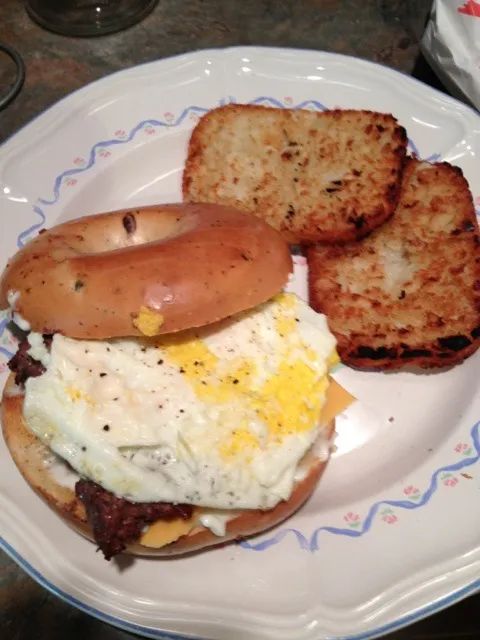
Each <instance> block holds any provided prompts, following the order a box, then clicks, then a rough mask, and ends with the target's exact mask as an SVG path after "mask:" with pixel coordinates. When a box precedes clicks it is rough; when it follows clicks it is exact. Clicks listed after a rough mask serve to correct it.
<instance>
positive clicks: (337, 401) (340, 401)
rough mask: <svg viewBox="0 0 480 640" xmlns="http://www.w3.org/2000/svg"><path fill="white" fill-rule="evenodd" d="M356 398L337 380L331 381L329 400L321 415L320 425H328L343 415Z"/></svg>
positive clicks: (328, 391)
mask: <svg viewBox="0 0 480 640" xmlns="http://www.w3.org/2000/svg"><path fill="white" fill-rule="evenodd" d="M355 400H356V398H355V397H354V396H352V394H351V393H349V392H348V391H346V390H345V389H344V388H343V387H341V386H340V385H339V384H338V382H337V381H336V380H333V379H330V384H329V386H328V389H327V399H326V402H325V404H324V405H323V408H322V412H321V414H320V424H322V425H326V424H328V423H329V422H331V421H332V420H333V419H334V418H336V417H337V416H338V415H340V414H341V413H343V412H344V411H345V409H347V408H348V407H349V406H350V405H351V404H353V403H354V402H355Z"/></svg>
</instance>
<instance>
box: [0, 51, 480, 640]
mask: <svg viewBox="0 0 480 640" xmlns="http://www.w3.org/2000/svg"><path fill="white" fill-rule="evenodd" d="M228 101H238V102H249V103H251V102H254V103H256V104H268V105H273V106H276V107H303V108H308V109H325V108H332V107H334V106H337V105H338V106H340V107H348V108H366V109H376V110H381V111H386V112H392V113H393V114H394V115H395V116H396V117H397V118H398V119H399V121H400V122H401V123H402V124H403V125H404V126H405V127H406V128H407V131H408V134H409V138H410V140H411V143H410V147H411V149H412V150H414V151H416V152H417V153H418V154H419V156H420V157H422V158H430V159H442V160H448V161H451V162H454V163H455V164H457V165H459V166H461V167H462V169H463V170H464V172H465V175H466V177H467V179H468V180H469V182H470V185H471V188H472V191H473V194H474V196H476V197H477V200H476V201H477V203H479V199H478V196H479V195H480V171H479V158H480V118H479V116H478V115H477V114H475V113H474V112H473V111H471V110H469V109H468V108H467V107H465V106H464V105H462V104H460V103H458V102H455V101H454V100H451V99H449V98H447V97H445V96H444V95H442V94H440V93H437V92H436V91H434V90H432V89H430V88H428V87H426V86H423V85H422V84H420V83H418V82H416V81H414V80H412V79H410V78H408V77H406V76H403V75H401V74H399V73H396V72H393V71H391V70H388V69H386V68H383V67H381V66H378V65H374V64H371V63H367V62H363V61H360V60H356V59H352V58H348V57H344V56H340V55H333V54H327V53H317V52H307V51H292V50H290V51H286V50H280V49H258V48H235V49H229V50H216V51H203V52H198V53H194V54H190V55H185V56H182V57H178V58H173V59H168V60H162V61H159V62H155V63H151V64H148V65H145V66H141V67H137V68H133V69H129V70H127V71H123V72H121V73H117V74H115V75H113V76H110V77H108V78H105V79H103V80H101V81H99V82H96V83H94V84H92V85H89V86H87V87H85V88H84V89H82V90H80V91H78V92H76V93H75V94H73V95H71V96H69V97H68V98H66V99H65V100H63V101H62V102H60V103H59V104H57V105H55V106H54V107H53V108H51V109H50V110H49V111H47V112H46V113H44V114H43V115H42V116H40V117H39V118H37V119H36V120H35V121H34V122H32V123H31V124H29V125H28V126H27V127H25V128H24V129H23V130H22V131H20V133H18V134H17V135H16V136H15V137H14V138H12V139H11V140H9V141H8V142H7V143H6V144H5V145H4V146H3V147H2V148H1V157H0V184H1V187H0V189H1V191H0V194H1V195H0V207H1V218H0V221H1V234H0V250H1V258H2V263H4V262H5V260H6V259H7V257H8V256H9V255H10V254H12V253H13V252H14V251H15V249H16V247H17V246H21V245H23V244H24V243H25V242H26V241H27V240H28V239H29V238H31V237H32V236H33V235H34V234H35V233H36V232H37V231H38V229H39V228H41V227H42V226H43V225H44V224H46V225H51V224H53V223H55V222H57V221H59V220H64V219H67V218H72V217H76V216H79V215H83V214H86V213H92V212H100V211H105V210H108V209H111V208H118V207H124V206H127V205H141V204H146V203H153V202H167V201H175V200H179V199H180V198H181V191H180V178H181V173H182V166H183V162H184V157H185V151H186V145H187V141H188V137H189V132H190V130H191V129H192V127H193V126H194V124H195V122H196V120H197V119H198V117H199V116H201V115H202V114H203V113H205V112H206V111H207V110H208V109H210V108H212V107H214V106H216V105H219V104H222V103H225V102H228ZM478 208H480V206H479V207H478ZM297 262H298V264H297V280H296V284H295V288H296V290H297V291H298V292H300V293H303V294H304V292H305V266H304V265H302V264H301V259H300V260H298V261H297ZM5 324H6V316H5V315H3V317H2V319H1V325H0V328H1V330H2V335H1V338H0V344H1V347H0V348H1V353H2V355H1V364H0V367H1V370H2V371H3V374H2V375H3V379H4V378H5V369H6V361H7V358H8V356H9V355H10V353H11V352H13V350H14V344H13V342H12V339H11V336H10V334H9V332H8V330H7V329H6V328H5ZM479 375H480V353H478V354H477V355H476V356H473V357H472V358H470V359H469V360H468V361H467V362H465V363H464V364H463V365H461V366H458V367H456V368H453V369H451V370H449V371H445V372H442V373H434V374H429V375H426V374H425V375H414V374H411V373H394V374H388V375H386V374H381V373H358V372H354V371H351V370H349V369H347V368H346V367H344V368H340V369H339V370H338V372H337V376H338V379H339V380H340V381H341V382H342V383H343V384H344V386H346V387H347V388H348V389H350V390H351V391H352V392H353V393H354V394H355V395H356V396H357V397H358V399H359V400H358V402H357V403H356V404H354V405H353V406H352V407H351V408H350V409H349V410H348V411H347V412H346V413H345V415H343V416H341V417H340V418H339V419H338V431H339V438H338V441H337V444H338V446H339V450H338V452H337V453H336V455H335V457H334V459H333V460H332V462H331V464H330V467H329V469H328V471H327V473H326V475H325V477H324V479H323V480H322V482H321V486H320V488H319V490H318V491H317V492H316V494H315V496H314V497H313V498H312V500H311V501H310V502H309V503H308V504H307V505H306V506H305V508H304V509H302V510H301V512H300V513H299V514H298V515H296V516H295V517H294V518H292V519H291V520H290V521H289V522H288V523H285V524H284V525H282V526H280V527H279V528H277V529H276V530H275V531H273V532H270V533H268V534H267V535H263V536H260V537H258V538H256V539H253V540H250V541H249V542H246V543H243V544H234V545H231V546H227V547H224V548H222V549H219V550H216V551H210V552H207V553H204V554H200V555H196V556H193V557H189V558H183V559H176V560H142V559H138V560H134V561H133V562H130V561H128V560H121V561H119V562H111V563H107V562H105V561H104V560H103V559H102V557H101V555H100V554H97V553H95V549H94V546H93V545H91V544H90V543H88V542H86V541H85V540H83V539H82V538H80V537H78V536H77V535H76V534H74V533H73V532H71V531H70V530H69V529H68V528H67V527H66V526H65V525H64V524H63V523H62V522H61V521H60V520H58V519H57V518H56V517H54V516H53V515H52V514H51V512H50V511H49V510H48V509H47V507H46V506H44V504H43V503H42V502H41V501H40V500H39V499H37V498H36V497H35V496H34V494H33V493H32V492H31V490H30V489H29V488H28V487H27V485H26V484H25V482H24V481H23V480H22V478H21V477H20V474H19V473H18V471H17V470H16V468H15V467H14V465H13V463H12V462H11V460H10V457H9V455H8V453H7V450H6V447H5V445H4V444H3V442H2V443H0V469H1V472H0V533H1V538H0V544H1V546H2V547H3V548H4V549H5V550H6V552H7V553H9V554H10V555H11V556H12V557H13V558H14V559H15V560H16V561H17V562H18V563H19V564H20V565H21V566H22V567H24V569H25V570H26V571H28V572H29V573H30V574H31V575H32V576H33V577H34V578H35V579H36V580H38V581H39V582H40V583H42V584H43V585H44V586H45V587H46V588H47V589H50V590H51V591H52V592H53V593H55V594H57V595H58V596H60V597H61V598H63V599H65V600H67V601H68V602H70V603H72V604H73V605H74V606H77V607H79V608H81V609H83V610H84V611H87V612H88V613H91V614H92V615H95V616H97V617H99V618H101V619H103V620H106V621H108V622H111V623H113V624H116V625H118V626H120V627H123V628H125V629H129V630H133V631H136V632H137V633H140V634H144V635H150V636H152V637H156V638H178V637H184V636H186V635H190V634H191V635H192V636H194V637H202V638H208V639H218V640H224V639H225V638H229V640H237V639H238V640H240V639H242V640H245V639H246V638H248V639H255V640H257V639H267V638H270V639H275V640H280V639H282V638H283V639H288V640H294V639H298V640H300V639H301V640H307V639H308V640H320V639H324V638H340V637H341V638H350V639H353V638H355V639H360V638H371V637H374V636H378V635H382V634H385V633H387V632H388V631H391V630H393V629H395V628H398V627H400V626H401V625H404V624H408V623H410V622H412V621H414V620H416V619H418V618H420V617H422V616H425V615H427V614H429V613H432V612H434V611H436V610H438V609H440V608H442V607H444V606H446V605H448V604H450V603H452V602H454V601H456V600H459V599H460V598H462V597H464V596H466V595H467V594H470V593H473V592H474V591H475V590H477V589H479V588H480V580H479V577H480V547H479V531H480V509H479V508H478V504H479V503H478V496H479V488H480V465H479V464H478V460H479V456H480V442H479V419H480V398H479V395H478V393H477V390H478V380H479ZM2 382H3V380H2Z"/></svg>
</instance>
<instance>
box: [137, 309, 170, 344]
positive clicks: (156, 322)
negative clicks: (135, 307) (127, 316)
mask: <svg viewBox="0 0 480 640" xmlns="http://www.w3.org/2000/svg"><path fill="white" fill-rule="evenodd" d="M163 323H164V317H163V316H162V314H161V313H159V312H158V311H155V310H153V309H149V308H148V307H144V306H142V307H140V311H139V312H138V315H137V317H136V318H134V319H133V326H134V327H136V328H137V329H138V330H139V331H140V332H141V333H143V335H144V336H148V337H151V336H155V335H157V334H158V332H159V330H160V328H161V326H162V325H163Z"/></svg>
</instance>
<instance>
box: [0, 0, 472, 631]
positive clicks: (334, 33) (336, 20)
mask: <svg viewBox="0 0 480 640" xmlns="http://www.w3.org/2000/svg"><path fill="white" fill-rule="evenodd" d="M430 6H431V0H241V1H240V2H234V1H233V0H231V1H229V2H227V1H226V0H160V2H159V4H158V6H157V8H156V9H155V10H154V12H153V13H152V14H150V16H148V17H147V18H146V19H145V20H144V21H143V22H142V23H140V24H138V25H136V26H134V27H132V28H130V29H129V30H127V31H124V32H121V33H118V34H115V35H112V36H105V37H102V38H98V39H94V38H92V39H74V38H64V37H62V36H56V35H53V34H51V33H49V32H47V31H43V30H42V29H40V28H39V27H37V26H36V25H35V24H34V23H32V22H31V20H30V19H29V18H28V16H27V15H26V13H25V10H24V7H23V3H22V2H21V1H20V0H1V10H0V16H1V20H0V42H4V43H6V44H11V45H14V46H15V47H16V48H17V49H18V51H19V52H20V54H21V55H22V56H23V58H24V60H25V63H26V68H27V77H26V82H25V86H24V88H23V90H22V92H21V93H20V95H19V96H18V97H17V98H16V99H15V101H14V102H13V103H12V104H11V105H10V106H8V107H7V109H6V110H5V111H3V112H0V142H3V141H4V140H5V139H6V138H8V137H9V136H10V135H12V134H13V133H14V132H15V131H17V130H18V129H19V128H21V127H22V126H23V125H25V124H26V123H27V122H29V121H30V120H31V119H32V118H33V117H34V116H36V115H38V114H39V113H41V112H42V111H43V110H44V109H46V108H47V107H49V106H50V105H52V104H53V103H54V102H56V101H57V100H59V99H60V98H62V97H63V96H65V95H67V94H69V93H71V92H72V91H74V90H75V89H78V88H80V87H82V86H84V85H85V84H87V83H89V82H91V81H92V80H95V79H97V78H101V77H103V76H105V75H107V74H109V73H111V72H113V71H117V70H119V69H124V68H126V67H131V66H133V65H136V64H139V63H142V62H147V61H150V60H155V59H158V58H163V57H167V56H170V55H174V54H178V53H183V52H186V51H191V50H195V49H203V48H210V47H223V46H230V45H264V46H284V47H299V48H308V49H320V50H327V51H337V52H341V53H345V54H350V55H355V56H358V57H361V58H366V59H369V60H374V61H377V62H381V63H383V64H386V65H388V66H391V67H393V68H395V69H398V70H400V71H403V72H406V73H409V74H412V75H414V76H416V77H417V78H419V79H421V80H423V81H425V82H427V83H429V84H431V85H433V86H436V87H437V88H440V89H442V87H441V85H440V83H439V82H438V80H437V79H436V78H435V76H434V75H433V74H432V72H431V71H430V69H429V68H428V65H426V63H425V62H424V60H423V58H422V57H421V56H420V55H419V49H418V37H419V35H420V34H421V33H422V30H423V26H424V24H425V20H426V18H427V16H428V12H429V10H430ZM12 77H13V76H12V75H11V69H10V68H8V67H6V66H4V65H3V62H2V64H0V86H3V87H4V86H5V85H6V84H7V83H8V82H10V81H11V79H12ZM479 610H480V596H474V597H471V598H469V599H467V600H465V601H463V602H461V603H459V604H457V605H455V606H453V607H451V608H450V609H448V610H446V611H444V612H441V613H439V614H436V615H434V616H432V617H431V618H428V619H426V620H424V621H422V622H419V623H417V624H416V625H414V626H412V627H409V628H408V629H406V630H403V631H399V632H396V633H394V634H392V635H391V636H389V637H390V638H392V640H433V639H434V638H435V639H438V640H439V639H440V638H442V639H443V640H446V639H449V638H452V639H454V638H459V639H460V638H462V639H463V640H467V639H472V640H473V639H477V640H478V639H479V638H480V617H479V615H478V611H479ZM0 631H1V633H0V636H1V637H2V638H3V637H7V633H8V637H9V638H11V639H12V640H60V639H61V640H64V639H65V638H68V639H73V640H76V639H77V638H78V639H79V640H80V639H83V638H86V637H88V638H90V639H92V640H94V639H96V638H101V639H102V640H127V639H129V638H133V637H134V636H133V635H132V634H129V633H126V632H123V631H120V630H118V629H115V628H113V627H109V626H108V625H106V624H104V623H102V622H99V621H98V620H96V619H93V618H90V617H88V616H87V615H85V614H83V613H81V612H80V611H77V610H76V609H74V608H72V607H71V606H69V605H67V604H65V603H63V602H62V601H60V600H58V599H57V598H55V597H54V596H52V595H50V594H49V593H47V592H46V591H45V590H44V589H43V588H42V587H40V586H38V585H37V584H36V583H35V582H34V581H33V580H32V579H31V578H29V577H28V576H27V575H26V574H25V573H24V572H23V570H21V569H20V568H19V567H17V565H16V564H15V563H14V562H13V561H11V560H10V559H9V558H8V557H7V556H6V555H5V554H3V553H2V552H0ZM4 634H5V636H4ZM226 640H227V639H226Z"/></svg>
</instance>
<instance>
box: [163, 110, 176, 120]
mask: <svg viewBox="0 0 480 640" xmlns="http://www.w3.org/2000/svg"><path fill="white" fill-rule="evenodd" d="M163 117H164V118H165V120H166V121H167V122H172V120H173V119H174V118H175V116H174V115H173V113H172V112H171V111H166V112H165V113H164V114H163Z"/></svg>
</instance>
